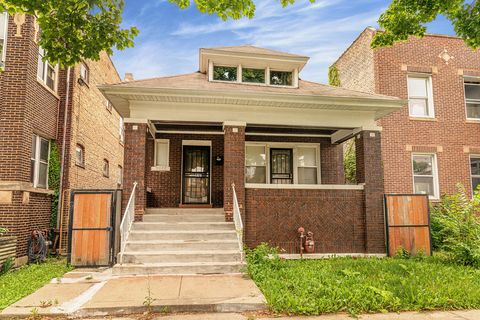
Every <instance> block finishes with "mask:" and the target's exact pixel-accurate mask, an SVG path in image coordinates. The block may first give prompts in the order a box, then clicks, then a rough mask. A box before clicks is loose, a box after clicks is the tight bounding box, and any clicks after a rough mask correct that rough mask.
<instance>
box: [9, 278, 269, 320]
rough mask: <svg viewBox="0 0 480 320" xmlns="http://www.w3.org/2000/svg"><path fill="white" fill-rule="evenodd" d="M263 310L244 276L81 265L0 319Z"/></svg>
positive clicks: (261, 300) (259, 295) (255, 290)
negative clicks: (143, 272) (125, 271)
mask: <svg viewBox="0 0 480 320" xmlns="http://www.w3.org/2000/svg"><path fill="white" fill-rule="evenodd" d="M265 308H266V305H265V298H264V297H263V295H262V293H261V292H260V290H259V289H258V288H257V286H256V285H255V283H254V282H253V281H252V280H250V279H249V278H247V277H245V276H244V275H242V274H235V275H192V276H131V277H118V276H113V275H112V274H111V269H106V270H103V271H99V270H81V269H79V270H77V271H72V272H69V273H67V274H66V275H65V276H64V277H63V278H62V279H58V280H57V279H54V280H52V281H51V282H50V283H49V284H47V285H45V286H44V287H43V288H41V289H39V290H37V291H36V292H34V293H33V294H31V295H29V296H27V297H25V298H23V299H22V300H20V301H18V302H16V303H14V304H13V305H11V306H9V307H8V308H6V309H4V310H3V311H2V312H1V313H0V317H2V318H11V317H28V316H31V315H32V314H38V315H40V316H62V315H63V316H71V315H73V316H80V317H96V316H115V315H119V316H125V315H128V314H141V313H143V312H146V311H150V312H160V313H161V312H244V311H257V310H264V309H265Z"/></svg>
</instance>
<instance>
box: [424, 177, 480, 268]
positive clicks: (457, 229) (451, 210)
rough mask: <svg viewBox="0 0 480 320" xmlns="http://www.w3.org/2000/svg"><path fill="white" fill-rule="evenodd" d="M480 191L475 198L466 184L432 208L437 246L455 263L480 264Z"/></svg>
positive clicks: (432, 224) (476, 265)
mask: <svg viewBox="0 0 480 320" xmlns="http://www.w3.org/2000/svg"><path fill="white" fill-rule="evenodd" d="M479 214H480V193H479V192H478V191H476V192H475V193H474V196H473V198H471V199H470V197H469V196H468V195H467V194H466V192H465V189H464V188H463V187H462V186H460V185H459V186H458V192H457V193H456V194H453V195H444V196H443V197H442V199H441V201H440V203H439V204H437V205H435V206H433V207H432V209H431V213H430V215H431V216H430V221H431V228H432V243H433V247H434V248H435V249H437V250H441V251H443V252H444V254H445V255H446V256H447V258H449V259H450V260H452V261H453V262H455V263H459V264H462V265H469V266H474V267H477V268H478V267H480V218H479Z"/></svg>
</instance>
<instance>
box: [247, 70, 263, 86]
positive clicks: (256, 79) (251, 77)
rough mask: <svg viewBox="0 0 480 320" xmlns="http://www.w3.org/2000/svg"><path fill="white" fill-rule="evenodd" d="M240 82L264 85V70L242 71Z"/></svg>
mask: <svg viewBox="0 0 480 320" xmlns="http://www.w3.org/2000/svg"><path fill="white" fill-rule="evenodd" d="M242 81H243V82H251V83H265V70H264V69H251V68H243V69H242Z"/></svg>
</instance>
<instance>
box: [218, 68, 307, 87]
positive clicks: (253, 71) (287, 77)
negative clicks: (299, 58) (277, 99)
mask: <svg viewBox="0 0 480 320" xmlns="http://www.w3.org/2000/svg"><path fill="white" fill-rule="evenodd" d="M297 74H298V72H297V70H272V69H270V68H269V67H266V68H255V67H250V66H248V65H247V66H243V65H237V66H232V65H230V66H224V65H223V66H222V65H214V64H213V63H211V62H210V75H209V80H210V81H224V82H237V83H245V84H256V85H267V86H269V85H270V86H285V87H293V86H297V85H298V81H297V79H296V78H295V77H296V76H297Z"/></svg>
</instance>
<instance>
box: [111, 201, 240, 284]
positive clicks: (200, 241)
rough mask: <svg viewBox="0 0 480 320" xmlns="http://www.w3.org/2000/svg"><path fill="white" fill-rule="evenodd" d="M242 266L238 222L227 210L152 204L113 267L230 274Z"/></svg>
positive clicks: (142, 271)
mask: <svg viewBox="0 0 480 320" xmlns="http://www.w3.org/2000/svg"><path fill="white" fill-rule="evenodd" d="M121 256H122V254H119V257H118V258H119V261H120V257H121ZM243 266H244V264H243V262H242V253H241V252H240V250H239V247H238V240H237V234H236V231H235V227H234V224H233V223H232V222H225V216H224V213H223V209H177V208H173V209H147V210H146V213H145V216H144V218H143V222H135V223H134V224H133V226H132V231H131V232H130V236H129V238H128V241H127V244H126V248H125V252H123V263H122V264H117V265H115V266H114V268H113V272H114V274H117V275H128V274H138V275H145V274H228V273H239V272H242V268H243Z"/></svg>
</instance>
